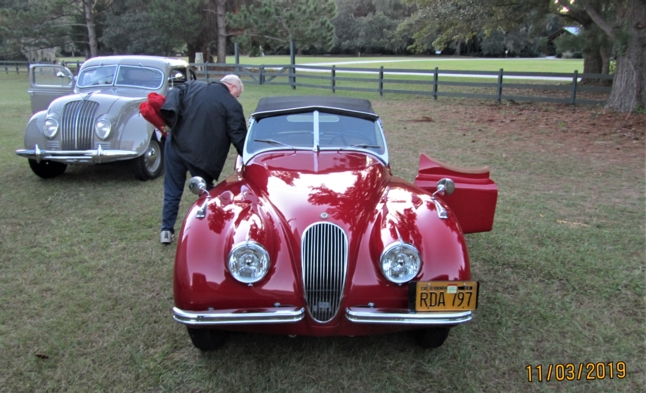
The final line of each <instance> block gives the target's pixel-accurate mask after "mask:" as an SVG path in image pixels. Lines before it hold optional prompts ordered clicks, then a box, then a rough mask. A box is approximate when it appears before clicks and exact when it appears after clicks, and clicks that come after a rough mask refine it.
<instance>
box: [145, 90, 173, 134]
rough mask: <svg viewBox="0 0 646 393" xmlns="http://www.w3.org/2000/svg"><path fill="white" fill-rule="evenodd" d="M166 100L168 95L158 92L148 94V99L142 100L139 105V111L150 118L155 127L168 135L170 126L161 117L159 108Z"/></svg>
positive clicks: (149, 120)
mask: <svg viewBox="0 0 646 393" xmlns="http://www.w3.org/2000/svg"><path fill="white" fill-rule="evenodd" d="M165 101H166V97H164V96H163V95H161V94H157V93H150V94H148V101H145V102H142V103H141V105H139V113H141V115H142V116H143V117H144V119H146V120H148V122H150V123H151V124H152V125H153V126H155V128H157V129H158V130H159V131H161V133H162V134H163V135H164V137H166V135H167V134H168V126H167V125H166V122H165V121H164V118H162V117H161V114H160V113H159V110H160V109H161V107H162V105H164V102H165Z"/></svg>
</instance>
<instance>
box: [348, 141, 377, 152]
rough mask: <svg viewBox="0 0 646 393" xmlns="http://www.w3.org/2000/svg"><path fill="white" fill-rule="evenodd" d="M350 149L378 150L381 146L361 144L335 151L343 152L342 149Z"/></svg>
mask: <svg viewBox="0 0 646 393" xmlns="http://www.w3.org/2000/svg"><path fill="white" fill-rule="evenodd" d="M351 147H358V148H360V149H379V148H381V146H379V145H367V144H365V143H363V144H357V145H350V146H344V147H340V148H339V150H337V151H341V150H344V149H349V148H351Z"/></svg>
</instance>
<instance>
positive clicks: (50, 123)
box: [43, 117, 59, 139]
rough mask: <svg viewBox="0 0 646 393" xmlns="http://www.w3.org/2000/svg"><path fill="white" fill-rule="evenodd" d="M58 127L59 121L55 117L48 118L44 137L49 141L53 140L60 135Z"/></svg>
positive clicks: (44, 125)
mask: <svg viewBox="0 0 646 393" xmlns="http://www.w3.org/2000/svg"><path fill="white" fill-rule="evenodd" d="M58 127H59V125H58V120H56V119H55V118H53V117H48V118H47V119H45V123H44V124H43V135H45V137H47V138H49V139H53V138H54V137H55V136H56V134H57V133H58Z"/></svg>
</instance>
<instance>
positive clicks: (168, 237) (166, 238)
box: [159, 231, 173, 244]
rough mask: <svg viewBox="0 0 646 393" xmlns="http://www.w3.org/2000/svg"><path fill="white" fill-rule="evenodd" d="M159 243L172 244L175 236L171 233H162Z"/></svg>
mask: <svg viewBox="0 0 646 393" xmlns="http://www.w3.org/2000/svg"><path fill="white" fill-rule="evenodd" d="M159 241H160V242H161V244H170V243H171V242H172V241H173V234H172V233H171V232H170V231H161V234H160V236H159Z"/></svg>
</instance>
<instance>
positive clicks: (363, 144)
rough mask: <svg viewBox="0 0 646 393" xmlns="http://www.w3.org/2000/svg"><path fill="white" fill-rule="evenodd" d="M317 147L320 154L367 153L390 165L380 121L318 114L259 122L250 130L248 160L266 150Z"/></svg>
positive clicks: (275, 118)
mask: <svg viewBox="0 0 646 393" xmlns="http://www.w3.org/2000/svg"><path fill="white" fill-rule="evenodd" d="M317 120H318V121H317ZM317 147H318V150H339V151H340V150H364V151H365V150H367V151H369V152H371V153H373V154H375V155H377V156H378V157H380V158H381V159H382V160H383V161H384V162H387V152H386V144H385V141H384V137H383V133H382V130H381V126H380V123H379V121H378V120H377V121H375V120H368V119H364V118H359V117H353V116H347V115H340V114H332V113H324V112H319V111H314V112H308V113H297V114H289V115H278V116H270V117H264V118H260V119H259V120H256V121H255V122H253V123H252V125H251V128H250V129H249V135H248V136H247V141H246V146H245V157H246V158H250V157H251V156H253V155H255V154H257V153H259V152H261V151H265V150H290V149H293V150H313V151H314V150H317ZM245 161H246V160H245Z"/></svg>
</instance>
